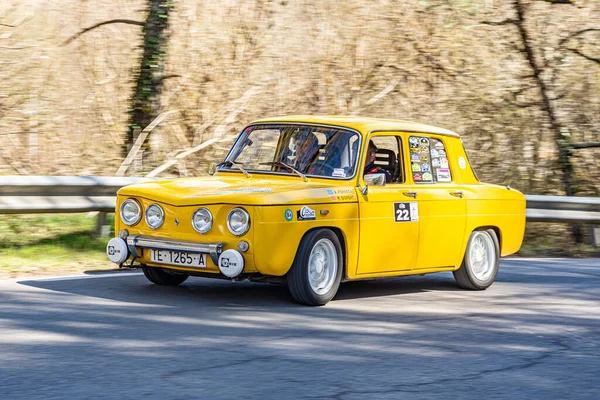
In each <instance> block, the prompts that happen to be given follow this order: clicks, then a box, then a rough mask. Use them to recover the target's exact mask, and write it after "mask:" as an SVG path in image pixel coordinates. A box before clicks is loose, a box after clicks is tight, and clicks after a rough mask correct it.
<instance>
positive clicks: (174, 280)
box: [142, 267, 190, 286]
mask: <svg viewBox="0 0 600 400" xmlns="http://www.w3.org/2000/svg"><path fill="white" fill-rule="evenodd" d="M142 271H144V275H146V278H148V280H149V281H150V282H152V283H155V284H157V285H164V286H177V285H180V284H182V283H183V282H185V280H186V279H187V278H189V277H190V276H189V275H187V274H179V273H170V272H167V271H165V270H163V269H160V268H154V267H142Z"/></svg>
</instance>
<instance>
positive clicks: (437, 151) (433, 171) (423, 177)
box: [408, 136, 452, 183]
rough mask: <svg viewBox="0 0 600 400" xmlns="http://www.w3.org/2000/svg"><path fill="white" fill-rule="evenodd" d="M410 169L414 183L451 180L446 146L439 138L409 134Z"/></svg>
mask: <svg viewBox="0 0 600 400" xmlns="http://www.w3.org/2000/svg"><path fill="white" fill-rule="evenodd" d="M408 144H409V148H410V169H411V173H412V177H413V181H415V183H434V182H440V183H441V182H452V174H451V173H450V166H449V165H448V156H447V154H446V148H445V147H444V143H442V141H441V140H438V139H434V138H430V137H427V136H411V137H409V139H408Z"/></svg>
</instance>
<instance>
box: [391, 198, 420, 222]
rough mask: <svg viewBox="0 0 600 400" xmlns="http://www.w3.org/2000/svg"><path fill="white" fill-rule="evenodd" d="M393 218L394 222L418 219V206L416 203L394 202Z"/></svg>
mask: <svg viewBox="0 0 600 400" xmlns="http://www.w3.org/2000/svg"><path fill="white" fill-rule="evenodd" d="M394 218H395V221H396V222H410V221H418V220H419V208H418V205H417V203H416V202H409V203H394Z"/></svg>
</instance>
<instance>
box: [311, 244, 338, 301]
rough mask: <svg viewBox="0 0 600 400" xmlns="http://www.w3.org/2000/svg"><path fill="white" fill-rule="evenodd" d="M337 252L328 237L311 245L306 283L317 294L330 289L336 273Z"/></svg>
mask: <svg viewBox="0 0 600 400" xmlns="http://www.w3.org/2000/svg"><path fill="white" fill-rule="evenodd" d="M337 264H338V260H337V252H336V251H335V246H334V245H333V243H332V242H331V240H329V239H321V240H319V241H318V242H317V243H315V245H314V246H313V248H312V250H311V251H310V256H309V257H308V283H309V284H310V287H311V289H312V290H313V291H314V292H315V293H316V294H318V295H323V294H325V293H327V292H329V291H330V290H331V288H332V287H333V283H334V282H335V278H336V275H337Z"/></svg>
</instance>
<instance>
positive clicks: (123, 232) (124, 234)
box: [119, 229, 129, 240]
mask: <svg viewBox="0 0 600 400" xmlns="http://www.w3.org/2000/svg"><path fill="white" fill-rule="evenodd" d="M127 236H129V231H128V230H127V229H121V230H120V231H119V237H120V238H121V239H123V240H125V239H127Z"/></svg>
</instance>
